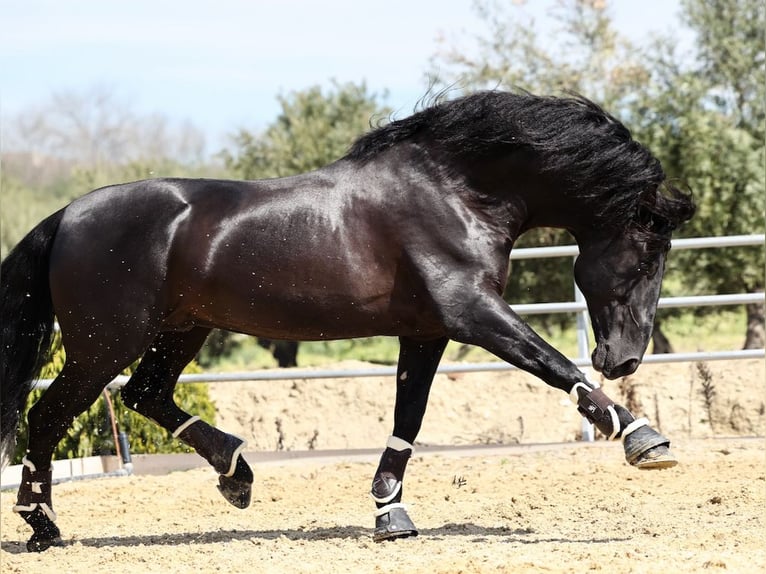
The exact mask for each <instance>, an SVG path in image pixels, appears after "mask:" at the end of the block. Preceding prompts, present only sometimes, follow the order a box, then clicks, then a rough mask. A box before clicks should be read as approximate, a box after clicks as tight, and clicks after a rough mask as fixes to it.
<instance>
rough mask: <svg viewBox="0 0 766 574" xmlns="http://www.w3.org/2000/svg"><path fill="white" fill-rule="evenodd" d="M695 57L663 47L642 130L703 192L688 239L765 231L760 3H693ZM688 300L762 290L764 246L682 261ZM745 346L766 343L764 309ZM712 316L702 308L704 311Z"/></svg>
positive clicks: (765, 53)
mask: <svg viewBox="0 0 766 574" xmlns="http://www.w3.org/2000/svg"><path fill="white" fill-rule="evenodd" d="M683 6H684V12H683V19H684V21H685V22H686V23H687V24H688V25H689V26H691V28H692V29H693V30H694V31H695V33H696V38H697V42H696V51H697V54H696V58H695V59H694V60H693V61H692V62H691V63H689V62H688V61H687V60H684V59H683V58H681V57H680V56H678V54H677V51H676V50H675V49H674V48H675V45H674V42H673V41H672V40H667V39H666V40H664V41H663V42H661V43H659V44H657V45H656V46H655V47H656V49H655V52H654V55H653V59H652V60H653V61H652V72H653V74H652V81H651V82H650V83H649V84H648V89H647V90H646V91H645V94H644V96H643V98H642V99H641V101H637V102H635V104H634V109H633V113H632V116H633V119H634V122H633V127H634V131H636V133H637V134H638V136H639V138H640V139H642V140H643V141H644V142H645V143H646V144H647V145H648V146H649V147H650V148H651V149H652V150H654V151H655V153H657V155H658V156H659V157H660V159H661V160H662V162H663V166H664V167H665V170H666V172H667V173H668V175H669V176H670V177H674V178H678V179H680V180H682V181H684V182H686V183H687V184H688V185H689V186H690V187H691V188H692V190H693V191H694V195H695V199H696V201H697V204H698V212H697V216H696V217H695V218H694V219H693V220H692V221H691V222H690V223H689V224H687V226H685V228H684V230H683V231H682V232H683V233H684V234H686V235H689V236H706V235H736V234H749V233H759V232H760V233H762V232H763V230H764V226H765V225H766V220H765V219H764V205H765V202H766V168H765V161H766V146H765V143H766V142H765V138H766V129H765V121H764V104H765V103H766V38H765V36H764V30H766V4H764V3H763V2H761V1H760V0H686V1H685V2H684V3H683ZM671 264H672V266H673V268H675V269H678V271H679V272H678V273H676V274H674V277H675V278H676V282H677V283H678V284H679V285H680V286H681V287H682V288H683V291H684V292H685V293H687V294H695V293H697V294H702V293H739V292H743V291H745V292H761V291H763V289H764V250H763V247H747V248H739V249H725V250H723V249H706V250H703V251H698V252H695V251H685V252H679V253H676V254H674V256H673V258H672V259H671ZM746 309H747V326H746V335H745V343H744V347H745V348H758V347H763V345H764V311H763V305H762V304H751V305H748V306H747V308H746ZM704 312H707V309H699V310H698V313H704Z"/></svg>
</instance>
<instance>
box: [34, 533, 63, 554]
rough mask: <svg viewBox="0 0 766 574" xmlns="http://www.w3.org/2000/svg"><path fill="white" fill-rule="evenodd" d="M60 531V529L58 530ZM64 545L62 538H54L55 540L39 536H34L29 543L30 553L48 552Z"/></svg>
mask: <svg viewBox="0 0 766 574" xmlns="http://www.w3.org/2000/svg"><path fill="white" fill-rule="evenodd" d="M56 530H58V529H56ZM63 545H64V543H63V542H62V540H61V536H54V537H53V538H47V537H41V536H38V535H37V534H33V535H32V538H30V539H29V541H28V542H27V551H28V552H43V551H45V550H48V548H50V547H51V546H63Z"/></svg>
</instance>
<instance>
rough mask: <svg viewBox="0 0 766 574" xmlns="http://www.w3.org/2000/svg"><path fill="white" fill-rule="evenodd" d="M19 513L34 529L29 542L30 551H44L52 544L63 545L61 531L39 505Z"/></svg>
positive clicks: (28, 548)
mask: <svg viewBox="0 0 766 574" xmlns="http://www.w3.org/2000/svg"><path fill="white" fill-rule="evenodd" d="M19 515H20V516H21V517H22V518H23V519H24V520H25V521H26V522H27V524H29V525H30V526H31V527H32V530H33V531H34V534H32V538H30V539H29V541H28V542H27V550H28V551H29V552H42V551H44V550H47V549H48V548H50V547H51V546H63V542H62V541H61V531H60V530H59V528H58V526H56V523H55V522H53V521H52V520H51V519H50V518H49V517H48V515H47V514H45V512H43V510H42V509H41V508H40V507H39V506H38V507H37V508H35V509H34V510H32V511H31V512H29V511H21V512H19Z"/></svg>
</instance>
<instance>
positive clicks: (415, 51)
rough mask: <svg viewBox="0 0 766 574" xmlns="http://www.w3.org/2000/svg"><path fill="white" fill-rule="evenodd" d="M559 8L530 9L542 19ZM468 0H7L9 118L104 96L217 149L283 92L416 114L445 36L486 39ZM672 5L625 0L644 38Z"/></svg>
mask: <svg viewBox="0 0 766 574" xmlns="http://www.w3.org/2000/svg"><path fill="white" fill-rule="evenodd" d="M555 1H556V0H529V1H528V9H529V10H530V11H531V12H532V13H534V14H535V15H536V16H537V19H538V21H540V20H542V19H544V16H545V13H546V11H549V10H550V8H551V6H552V5H553V4H555ZM471 5H472V2H471V1H470V0H316V1H311V0H251V1H246V0H215V1H213V0H184V1H170V0H130V1H117V0H113V1H108V0H0V113H2V115H4V116H6V117H9V116H12V115H14V114H17V113H19V112H20V111H22V110H24V109H25V108H27V107H30V106H34V105H36V104H40V103H43V102H44V101H45V100H46V98H48V97H49V96H50V94H51V93H52V92H56V91H59V92H61V91H85V90H87V89H89V88H93V87H94V86H105V87H107V88H109V89H111V90H112V91H113V92H114V93H115V94H116V95H117V96H118V97H120V98H121V99H124V100H125V101H127V102H129V103H130V105H131V107H132V109H133V110H134V111H136V112H138V113H153V112H158V113H161V114H163V115H166V116H168V117H170V118H172V119H176V120H187V119H188V120H190V121H191V122H192V123H193V124H195V125H196V126H198V127H199V128H201V129H202V130H203V131H204V132H205V134H206V136H207V138H208V140H209V141H213V142H217V141H220V139H221V138H222V137H223V135H224V134H226V133H232V132H234V131H235V130H236V129H237V128H239V127H248V128H254V129H259V128H262V127H263V126H265V125H267V124H268V123H269V122H270V121H271V120H272V119H273V118H274V117H275V115H276V114H277V113H278V105H277V103H276V99H275V96H276V95H277V94H279V93H288V92H290V91H293V90H300V89H303V88H306V87H308V86H311V85H314V84H327V83H328V82H329V81H330V79H331V78H335V79H337V80H338V81H341V82H346V81H353V82H359V81H362V80H365V81H366V82H367V85H368V86H369V88H370V89H371V90H373V91H376V92H379V93H380V92H382V91H383V90H386V89H387V90H388V91H389V96H388V98H387V99H386V103H388V104H389V105H390V106H391V107H393V108H394V109H396V110H401V111H402V113H403V114H405V115H406V113H408V112H409V111H410V110H412V108H413V106H414V104H415V103H416V101H417V100H418V98H419V97H420V96H421V95H422V94H423V92H424V91H425V88H426V82H425V79H424V73H425V71H426V70H427V69H428V59H429V57H430V56H431V55H432V54H433V53H434V52H435V50H436V49H437V42H436V39H437V37H438V36H439V35H443V34H446V35H448V36H450V37H451V36H453V35H456V34H459V33H460V32H461V31H464V32H465V33H467V34H472V33H478V32H480V31H481V30H483V28H484V27H483V23H482V22H481V21H480V20H479V19H478V17H477V16H476V14H475V12H474V11H473V10H472V8H471ZM678 10H679V3H678V2H677V1H673V0H613V14H614V16H615V20H616V23H617V26H618V27H619V28H620V30H621V31H623V32H624V33H626V34H628V35H629V36H630V37H631V38H632V39H634V40H638V41H640V40H641V39H642V38H644V37H646V36H647V35H649V34H650V33H652V32H668V31H670V30H674V29H677V28H678V21H677V17H676V14H677V12H678Z"/></svg>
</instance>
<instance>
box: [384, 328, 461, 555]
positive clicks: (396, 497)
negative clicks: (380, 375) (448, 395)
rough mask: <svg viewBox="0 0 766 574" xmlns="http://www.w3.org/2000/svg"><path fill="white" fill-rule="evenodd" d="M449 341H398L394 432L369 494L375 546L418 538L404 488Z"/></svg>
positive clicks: (402, 339) (403, 339) (406, 339)
mask: <svg viewBox="0 0 766 574" xmlns="http://www.w3.org/2000/svg"><path fill="white" fill-rule="evenodd" d="M447 341H448V339H446V338H445V339H437V340H434V341H426V342H422V341H414V340H412V339H408V338H404V337H402V338H401V339H400V340H399V344H400V348H399V366H398V367H397V374H396V407H395V409H394V431H393V434H392V436H391V437H390V438H389V439H388V442H387V444H386V449H385V451H383V455H382V456H381V458H380V464H379V465H378V469H377V471H375V477H374V478H373V480H372V491H371V493H370V494H371V496H372V498H373V500H375V504H376V505H377V507H378V509H377V511H376V512H375V532H374V534H373V539H374V540H375V541H376V542H380V541H382V540H392V539H395V538H405V537H408V536H417V534H418V531H417V529H416V528H415V525H414V524H413V523H412V520H410V517H409V515H408V514H407V510H406V508H405V507H404V505H403V504H402V492H403V490H402V484H403V481H404V471H405V470H406V468H407V462H408V461H409V459H410V456H412V453H413V451H414V447H413V443H414V442H415V437H416V436H417V434H418V432H419V431H420V426H421V424H422V422H423V415H424V414H425V412H426V405H427V403H428V393H429V391H430V390H431V382H432V381H433V378H434V374H436V368H437V367H438V366H439V361H440V360H441V356H442V353H443V352H444V348H445V347H446V345H447Z"/></svg>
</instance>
